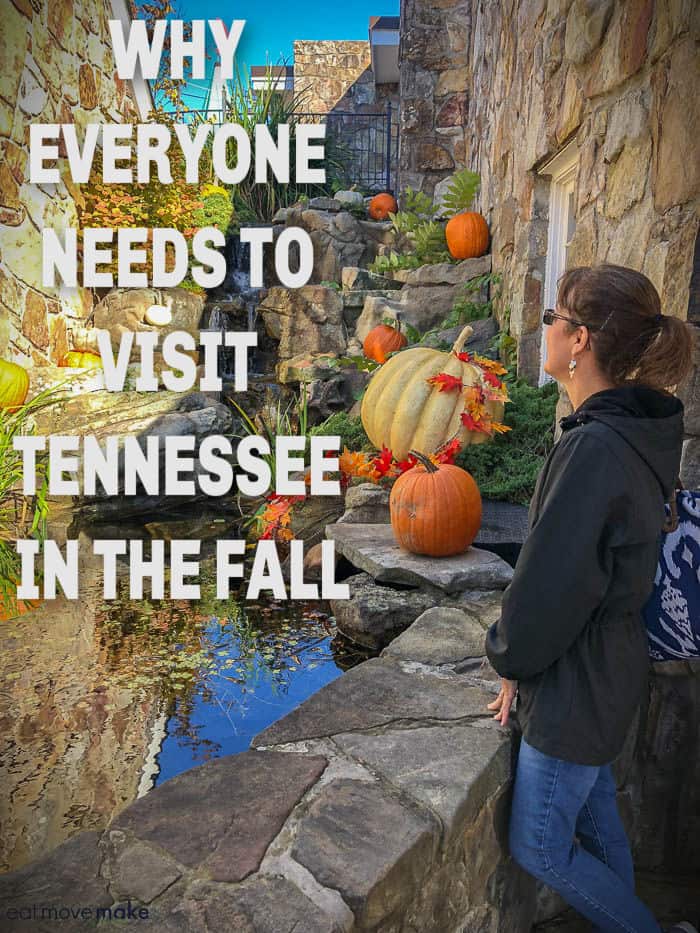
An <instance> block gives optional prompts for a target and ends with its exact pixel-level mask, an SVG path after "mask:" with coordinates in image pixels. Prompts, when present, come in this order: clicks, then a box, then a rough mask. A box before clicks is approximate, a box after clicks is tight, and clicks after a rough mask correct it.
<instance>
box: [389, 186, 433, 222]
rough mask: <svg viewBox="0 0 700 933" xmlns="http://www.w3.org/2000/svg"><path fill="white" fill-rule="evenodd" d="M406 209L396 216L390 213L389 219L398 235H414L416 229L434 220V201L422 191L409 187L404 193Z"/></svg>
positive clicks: (398, 212)
mask: <svg viewBox="0 0 700 933" xmlns="http://www.w3.org/2000/svg"><path fill="white" fill-rule="evenodd" d="M403 201H404V207H403V209H402V210H400V211H397V212H396V213H395V214H394V213H392V212H390V213H389V219H390V220H391V223H392V226H393V228H394V230H396V232H397V233H412V232H413V231H414V230H415V229H416V227H418V226H419V225H420V224H422V223H425V222H426V221H429V220H432V217H433V212H434V207H433V202H432V200H431V199H430V198H429V197H428V195H427V194H425V193H424V192H422V191H414V189H413V188H411V187H408V188H405V189H404V192H403Z"/></svg>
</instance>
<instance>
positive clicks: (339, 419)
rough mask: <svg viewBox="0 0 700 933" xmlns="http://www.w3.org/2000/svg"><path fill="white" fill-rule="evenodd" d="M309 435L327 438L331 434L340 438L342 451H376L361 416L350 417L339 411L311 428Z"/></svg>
mask: <svg viewBox="0 0 700 933" xmlns="http://www.w3.org/2000/svg"><path fill="white" fill-rule="evenodd" d="M309 434H320V435H322V436H323V437H327V436H328V435H329V434H338V435H339V436H340V450H341V452H342V450H343V447H347V448H348V449H349V450H356V451H357V450H374V447H373V446H372V444H371V443H370V440H369V438H368V437H367V435H366V434H365V429H364V428H363V427H362V419H361V418H360V416H359V415H358V416H356V417H355V418H352V417H350V415H349V414H348V413H347V412H346V411H338V412H336V413H335V414H333V415H331V416H330V417H329V418H326V420H325V421H323V422H322V423H321V424H317V425H316V426H315V427H313V428H311V430H310V431H309Z"/></svg>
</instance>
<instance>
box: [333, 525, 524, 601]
mask: <svg viewBox="0 0 700 933" xmlns="http://www.w3.org/2000/svg"><path fill="white" fill-rule="evenodd" d="M326 537H327V538H331V539H332V540H333V541H335V548H336V553H338V554H342V555H343V557H345V558H346V559H347V560H349V561H350V563H351V564H352V565H353V566H355V567H357V568H358V569H359V570H364V571H365V572H366V573H368V574H369V575H370V576H371V577H373V578H374V579H375V580H376V581H377V582H378V583H404V584H408V585H411V586H420V585H421V584H428V585H430V586H435V587H438V588H439V589H441V590H444V591H445V592H446V593H459V592H462V591H463V590H495V589H505V588H506V587H507V586H508V584H509V583H510V581H511V579H512V577H513V568H512V567H511V566H510V565H509V564H507V563H506V562H505V561H504V560H503V559H502V558H501V557H499V556H498V555H497V554H493V553H492V552H491V551H483V550H481V549H480V548H476V547H474V546H472V547H470V548H469V549H468V550H467V551H466V552H465V553H464V554H458V555H456V556H454V557H439V558H434V557H425V556H423V555H420V554H410V553H409V552H408V551H404V550H403V549H402V548H401V547H399V545H398V544H397V543H396V540H395V539H394V533H393V531H392V529H391V525H379V524H377V525H374V524H349V523H347V524H340V525H339V524H334V525H327V526H326Z"/></svg>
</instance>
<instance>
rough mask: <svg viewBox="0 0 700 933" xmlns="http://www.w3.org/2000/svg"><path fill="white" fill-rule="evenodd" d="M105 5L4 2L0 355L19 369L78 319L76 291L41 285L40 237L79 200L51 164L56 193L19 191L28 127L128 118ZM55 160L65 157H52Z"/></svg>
mask: <svg viewBox="0 0 700 933" xmlns="http://www.w3.org/2000/svg"><path fill="white" fill-rule="evenodd" d="M111 18H112V10H111V5H110V4H109V2H108V0H12V2H10V0H6V2H4V3H3V4H2V27H1V28H0V62H1V63H2V69H1V71H0V250H1V253H0V312H1V313H0V352H1V355H2V357H3V358H4V359H14V360H16V361H17V362H20V363H22V364H23V365H25V366H26V365H30V366H31V365H34V364H37V363H38V364H42V363H46V362H48V361H50V362H53V363H56V362H58V361H59V360H60V359H61V357H62V356H63V355H64V354H65V353H66V352H67V350H68V349H69V338H68V330H69V328H70V324H71V321H76V320H81V319H84V318H86V317H87V316H88V314H89V313H90V311H91V309H92V294H91V292H89V291H88V290H86V289H69V288H65V287H59V288H49V287H45V286H43V285H42V273H41V256H42V240H41V231H42V229H43V228H44V227H53V228H54V229H56V230H58V231H60V230H63V229H65V228H67V227H76V226H78V218H77V211H76V198H79V196H80V195H79V192H78V191H77V189H76V187H75V186H74V185H73V183H72V181H71V180H70V176H68V175H67V172H66V169H65V161H64V160H63V159H61V160H60V161H59V166H60V168H61V169H62V178H63V179H64V180H63V181H62V182H61V184H58V185H33V184H29V180H28V177H29V164H28V158H29V127H30V124H32V123H75V124H76V125H77V127H78V129H79V136H80V135H81V133H80V131H82V130H84V128H85V126H86V124H88V123H96V122H98V123H99V122H105V123H114V122H122V121H124V120H130V119H134V120H135V119H136V108H135V105H134V102H133V99H132V96H131V89H130V86H129V84H128V83H127V82H125V81H122V80H120V79H119V78H118V76H117V74H116V69H115V63H114V56H113V53H112V47H111V38H110V34H109V26H108V21H109V19H111ZM59 151H60V154H61V155H65V153H64V152H61V150H59Z"/></svg>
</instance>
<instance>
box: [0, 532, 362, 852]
mask: <svg viewBox="0 0 700 933" xmlns="http://www.w3.org/2000/svg"><path fill="white" fill-rule="evenodd" d="M85 550H86V551H87V548H86V549H85ZM93 560H94V559H93ZM202 570H203V573H202V594H203V595H202V599H201V600H199V601H198V602H196V603H195V602H186V601H179V602H178V601H175V602H172V601H165V600H164V601H158V600H153V601H151V600H147V599H144V600H139V601H133V600H129V599H128V598H127V597H126V596H125V594H126V593H128V589H127V581H126V579H122V580H120V584H119V596H118V599H117V600H116V601H110V602H104V601H103V600H102V599H101V593H100V590H101V580H100V579H98V576H97V568H96V566H93V565H90V561H89V560H88V561H87V562H86V566H85V567H84V568H83V572H82V578H81V579H82V586H81V601H80V602H75V601H70V600H66V599H64V598H59V599H56V600H51V601H46V602H44V603H43V604H42V605H41V606H40V607H39V608H38V609H36V610H34V611H32V612H31V613H29V614H27V615H25V616H23V617H21V618H20V619H17V620H14V621H11V622H7V623H3V625H2V626H0V658H1V662H0V664H1V669H2V686H1V687H0V788H1V789H0V820H1V821H2V827H3V832H2V838H1V839H0V869H1V870H9V869H11V868H15V867H19V866H20V865H22V864H24V863H26V862H27V861H30V860H32V859H33V858H36V857H38V856H39V855H41V854H43V853H45V852H46V851H48V850H49V849H51V848H53V847H55V846H56V845H58V844H59V843H60V842H62V841H63V840H64V839H66V838H68V837H69V836H70V835H72V834H73V833H75V832H76V831H78V830H84V829H93V828H101V827H103V826H105V825H106V824H107V823H108V822H109V821H110V819H112V818H113V817H114V816H115V815H116V814H117V813H118V812H119V811H120V810H122V809H123V808H124V807H125V806H126V805H127V804H128V803H130V802H131V801H132V800H134V799H135V798H136V796H137V795H139V794H142V793H145V792H147V791H148V790H149V789H150V788H151V787H152V786H154V785H155V784H158V783H160V782H162V781H164V780H166V779H167V778H169V777H172V776H173V775H175V774H178V773H180V772H181V771H184V770H186V769H188V768H190V767H193V766H194V765H196V764H200V763H201V762H203V761H205V760H207V759H208V758H211V757H215V756H219V755H224V754H232V753H235V752H238V751H243V750H245V749H246V748H248V747H249V744H250V740H251V738H252V736H253V735H255V734H256V733H257V732H259V731H260V730H261V729H264V728H265V727H266V726H267V725H269V724H270V723H272V722H274V721H275V720H277V719H279V718H280V717H281V716H283V715H284V714H285V713H286V712H288V711H289V710H290V709H292V708H294V707H295V706H297V705H298V704H299V703H301V702H302V701H303V700H304V699H305V698H306V697H307V696H309V695H310V694H312V693H313V692H315V691H316V690H318V689H319V688H320V687H321V686H323V685H324V684H325V683H328V682H329V681H331V680H333V679H334V678H336V677H338V676H339V675H340V674H341V673H342V672H343V670H346V669H347V668H349V667H352V666H353V665H354V664H357V663H359V662H360V661H362V660H364V659H365V657H366V656H367V655H366V654H362V653H360V652H356V651H354V650H353V648H352V647H351V646H349V645H347V643H345V642H344V641H343V640H342V639H341V638H340V637H337V636H336V631H335V624H334V621H333V620H332V618H330V617H329V615H328V607H327V605H326V604H323V603H321V602H314V603H313V604H308V605H304V604H300V603H274V602H272V601H271V602H263V601H261V602H259V603H256V604H253V603H246V602H245V601H238V600H237V599H236V598H235V597H234V598H232V599H230V600H228V601H226V602H222V601H217V600H215V599H213V598H212V593H213V592H214V582H213V567H209V566H207V565H206V563H205V562H203V568H202Z"/></svg>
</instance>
